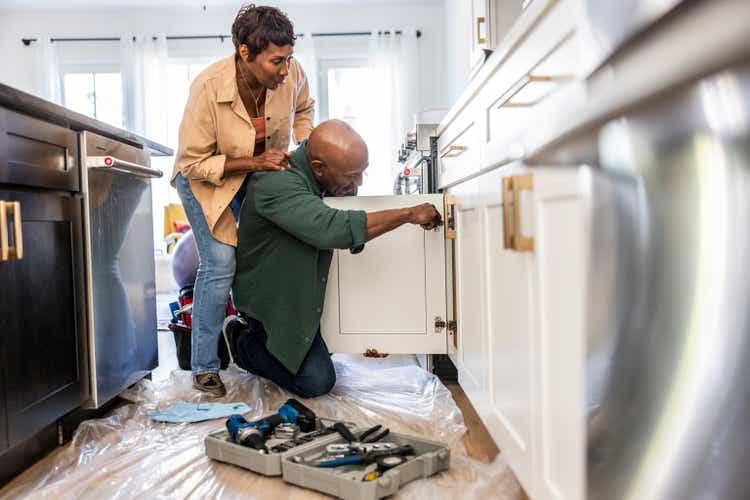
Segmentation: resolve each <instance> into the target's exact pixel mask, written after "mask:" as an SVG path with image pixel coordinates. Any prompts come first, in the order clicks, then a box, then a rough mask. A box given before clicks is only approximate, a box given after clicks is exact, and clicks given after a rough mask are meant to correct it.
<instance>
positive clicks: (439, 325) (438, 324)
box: [435, 316, 446, 333]
mask: <svg viewBox="0 0 750 500" xmlns="http://www.w3.org/2000/svg"><path fill="white" fill-rule="evenodd" d="M445 327H446V322H445V321H444V320H443V318H441V317H440V316H435V333H443V330H445Z"/></svg>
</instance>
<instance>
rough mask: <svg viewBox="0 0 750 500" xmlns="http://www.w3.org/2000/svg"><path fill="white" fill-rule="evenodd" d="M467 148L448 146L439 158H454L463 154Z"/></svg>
mask: <svg viewBox="0 0 750 500" xmlns="http://www.w3.org/2000/svg"><path fill="white" fill-rule="evenodd" d="M468 149H469V148H468V147H466V146H449V147H448V150H447V151H446V152H445V153H443V154H442V155H440V158H455V157H456V156H461V155H462V154H464V153H465V152H466V151H467V150H468Z"/></svg>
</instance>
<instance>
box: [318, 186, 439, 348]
mask: <svg viewBox="0 0 750 500" xmlns="http://www.w3.org/2000/svg"><path fill="white" fill-rule="evenodd" d="M325 202H326V203H327V204H328V205H329V206H332V207H334V208H338V209H345V210H365V211H367V212H375V211H378V210H387V209H392V208H402V207H408V206H413V205H418V204H420V203H432V204H433V205H435V207H436V208H437V209H438V211H439V212H440V213H441V215H442V214H443V210H444V207H443V195H440V194H432V195H414V196H357V197H342V198H326V199H325ZM444 234H445V232H444V227H440V228H438V229H436V230H434V231H425V230H423V229H422V228H421V227H419V226H417V225H413V224H405V225H403V226H401V227H399V228H398V229H396V230H394V231H391V232H389V233H387V234H384V235H382V236H380V237H378V238H375V239H374V240H372V241H370V242H368V243H367V244H366V245H365V249H364V250H363V251H362V252H361V253H359V254H356V255H352V254H351V253H350V252H349V251H348V250H336V251H335V252H334V256H333V261H332V263H331V269H330V272H329V276H328V286H327V289H326V298H325V306H324V310H323V317H322V319H321V333H322V335H323V338H324V339H325V341H326V344H327V345H328V349H330V350H331V352H342V353H362V352H365V350H367V349H369V348H373V349H377V350H378V351H380V352H386V353H394V354H396V353H427V354H445V353H447V342H446V337H447V336H446V330H447V329H446V328H445V326H443V327H439V328H436V327H435V320H436V319H439V320H440V321H445V320H446V286H445V283H446V282H445V272H446V268H445V236H444Z"/></svg>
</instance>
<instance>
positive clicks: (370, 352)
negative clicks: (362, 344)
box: [362, 347, 388, 358]
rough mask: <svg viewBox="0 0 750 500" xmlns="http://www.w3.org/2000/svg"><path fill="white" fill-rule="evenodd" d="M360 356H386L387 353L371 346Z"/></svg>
mask: <svg viewBox="0 0 750 500" xmlns="http://www.w3.org/2000/svg"><path fill="white" fill-rule="evenodd" d="M362 356H364V357H366V358H387V357H388V355H387V354H384V353H381V352H379V351H378V350H377V349H373V348H372V347H371V348H369V349H367V350H366V351H365V352H363V353H362Z"/></svg>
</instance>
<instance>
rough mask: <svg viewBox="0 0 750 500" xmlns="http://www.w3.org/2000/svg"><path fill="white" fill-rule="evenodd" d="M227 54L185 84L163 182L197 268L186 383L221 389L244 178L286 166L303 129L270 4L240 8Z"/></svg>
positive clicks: (285, 28)
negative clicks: (221, 352) (186, 226)
mask: <svg viewBox="0 0 750 500" xmlns="http://www.w3.org/2000/svg"><path fill="white" fill-rule="evenodd" d="M232 40H233V42H234V47H235V53H234V54H233V55H232V56H231V57H228V58H226V59H224V60H221V61H218V62H216V63H214V64H212V65H211V66H209V67H208V68H206V69H205V70H204V71H203V72H202V73H201V74H200V75H198V76H197V77H196V79H195V81H194V82H193V83H192V85H191V86H190V97H189V98H188V102H187V105H186V106H185V112H184V115H183V118H182V123H181V124H180V134H179V148H178V152H177V158H176V161H175V168H174V173H173V174H172V185H174V186H175V187H176V188H177V191H178V193H179V195H180V199H181V200H182V205H183V207H184V208H185V213H186V214H187V216H188V220H189V221H190V225H191V226H192V229H193V234H194V236H195V242H196V245H197V247H198V255H199V257H200V265H199V267H198V274H197V277H196V280H195V289H194V293H193V312H192V320H193V333H192V359H191V366H192V372H193V386H194V387H195V388H196V389H198V390H200V391H204V392H208V393H210V394H212V395H214V396H219V397H220V396H223V395H224V394H226V389H225V387H224V384H223V383H222V381H221V378H220V377H219V358H218V350H217V346H218V338H219V335H220V333H221V327H222V323H223V320H224V316H225V309H226V302H227V297H228V296H229V290H230V288H231V286H232V280H233V278H234V272H235V247H236V246H237V226H236V219H237V216H238V214H239V209H240V206H241V205H242V200H243V199H244V196H245V186H246V182H247V178H248V175H249V174H251V173H252V172H257V171H259V170H281V169H283V168H284V167H285V166H286V165H287V153H286V151H287V150H288V149H289V140H290V131H291V132H292V133H293V138H294V141H295V142H296V143H300V142H302V141H303V140H305V139H307V137H308V136H309V135H310V131H311V130H312V128H313V125H312V121H313V107H314V104H315V103H314V101H313V100H312V99H311V98H310V92H309V87H308V83H307V78H306V77H305V73H304V72H303V71H302V68H301V67H300V66H299V64H297V62H296V61H295V60H294V59H292V49H293V47H294V40H295V36H294V28H293V25H292V23H291V21H290V20H289V19H288V18H287V17H286V15H285V14H283V13H282V12H281V11H279V10H278V9H275V8H273V7H256V6H255V5H246V6H243V7H242V8H241V9H240V11H239V13H238V14H237V17H236V18H235V20H234V23H233V24H232Z"/></svg>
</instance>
